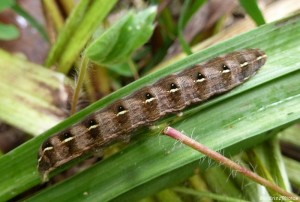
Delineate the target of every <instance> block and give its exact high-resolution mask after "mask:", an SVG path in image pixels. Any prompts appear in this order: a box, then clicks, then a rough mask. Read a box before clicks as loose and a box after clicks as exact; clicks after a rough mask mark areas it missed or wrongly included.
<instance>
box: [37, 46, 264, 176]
mask: <svg viewBox="0 0 300 202" xmlns="http://www.w3.org/2000/svg"><path fill="white" fill-rule="evenodd" d="M266 58H267V56H266V54H265V53H264V52H263V51H261V50H259V49H246V50H241V51H237V52H233V53H229V54H227V55H223V56H219V57H217V58H214V59H211V60H209V61H207V62H204V63H201V64H197V65H194V66H192V67H190V68H187V69H185V70H183V71H181V72H178V73H175V74H171V75H168V76H166V77H164V78H161V79H159V80H158V81H156V82H155V83H154V84H152V85H149V86H145V87H143V88H141V89H139V90H137V91H136V92H134V93H132V94H130V95H128V96H126V97H124V98H122V99H120V100H117V101H115V102H113V103H112V104H110V105H108V106H107V107H104V108H102V109H100V110H99V111H96V112H94V113H93V114H91V115H89V116H88V117H87V118H86V119H84V120H83V121H81V122H79V123H76V124H74V125H72V126H71V127H69V128H67V129H65V130H64V131H61V132H59V133H57V134H55V135H53V136H51V137H49V138H48V139H47V140H46V141H45V142H44V143H43V144H42V145H41V147H40V149H39V155H38V170H39V172H40V173H41V174H42V175H43V176H44V177H45V176H46V177H47V175H48V174H49V172H51V171H52V170H54V169H55V168H57V167H59V166H61V165H63V164H65V163H67V162H69V161H71V160H73V159H75V158H77V157H79V156H82V155H83V154H86V153H89V152H92V151H94V150H96V149H97V150H98V149H101V148H104V147H106V146H108V145H110V144H112V143H113V142H116V141H118V140H121V141H122V140H123V141H124V140H127V139H129V138H130V134H131V133H132V132H133V131H134V130H135V129H137V128H139V127H141V126H145V125H150V124H152V123H153V122H155V121H157V120H158V119H160V118H162V117H164V116H165V115H167V114H170V113H179V112H180V111H182V110H183V109H184V108H186V107H187V106H190V105H191V104H195V103H200V102H203V101H205V100H207V99H209V98H210V97H212V96H214V95H217V94H221V93H224V92H226V91H229V90H231V89H232V88H234V87H236V86H238V85H240V84H241V83H243V82H245V81H246V80H247V79H248V78H249V77H251V76H252V75H254V74H255V73H256V71H257V70H258V69H259V68H260V67H261V66H262V65H264V63H265V62H266Z"/></svg>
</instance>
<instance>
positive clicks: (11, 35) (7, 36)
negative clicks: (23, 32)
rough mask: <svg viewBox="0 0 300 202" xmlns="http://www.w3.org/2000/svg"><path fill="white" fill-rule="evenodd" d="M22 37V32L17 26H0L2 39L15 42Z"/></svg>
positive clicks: (0, 37)
mask: <svg viewBox="0 0 300 202" xmlns="http://www.w3.org/2000/svg"><path fill="white" fill-rule="evenodd" d="M19 36H20V32H19V30H18V28H17V27H16V26H15V25H4V24H0V39H1V40H13V39H17V38H18V37H19Z"/></svg>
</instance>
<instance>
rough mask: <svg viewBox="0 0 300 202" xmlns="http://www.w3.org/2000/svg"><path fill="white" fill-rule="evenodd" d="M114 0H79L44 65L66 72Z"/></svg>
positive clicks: (113, 3)
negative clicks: (55, 65)
mask: <svg viewBox="0 0 300 202" xmlns="http://www.w3.org/2000/svg"><path fill="white" fill-rule="evenodd" d="M115 3H116V0H94V1H79V3H78V5H77V6H76V7H75V9H74V10H73V11H72V13H71V15H70V16H69V17H68V20H67V22H66V24H65V26H64V28H63V29H62V31H61V33H60V35H59V37H58V39H57V42H56V43H55V44H54V45H53V47H52V48H51V50H50V53H49V55H48V57H47V60H46V66H47V67H50V66H52V65H54V64H57V66H58V71H60V72H63V73H67V72H68V71H69V70H70V68H71V66H72V64H73V63H74V62H75V61H76V59H77V58H78V56H79V54H80V52H81V51H82V49H83V48H84V46H85V45H86V43H87V42H88V40H89V39H90V37H91V36H92V35H93V33H94V31H95V30H96V29H97V27H98V26H99V25H100V24H101V22H102V21H103V19H104V18H105V17H106V15H107V14H108V12H109V11H110V10H111V9H112V7H113V6H114V5H115Z"/></svg>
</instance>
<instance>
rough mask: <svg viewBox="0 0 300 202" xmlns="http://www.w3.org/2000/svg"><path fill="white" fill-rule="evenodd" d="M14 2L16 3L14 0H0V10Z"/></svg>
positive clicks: (9, 6)
mask: <svg viewBox="0 0 300 202" xmlns="http://www.w3.org/2000/svg"><path fill="white" fill-rule="evenodd" d="M15 4H16V1H15V0H1V1H0V12H1V11H3V10H4V9H7V8H11V7H12V6H13V5H15ZM0 33H1V32H0Z"/></svg>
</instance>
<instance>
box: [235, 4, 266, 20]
mask: <svg viewBox="0 0 300 202" xmlns="http://www.w3.org/2000/svg"><path fill="white" fill-rule="evenodd" d="M240 4H241V5H242V6H243V7H244V9H245V10H246V12H247V13H248V14H249V15H250V16H251V18H252V19H253V20H254V21H255V23H256V25H257V26H259V25H263V24H265V23H266V22H265V19H264V17H263V14H262V13H261V11H260V9H259V7H258V5H257V1H256V0H240Z"/></svg>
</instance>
